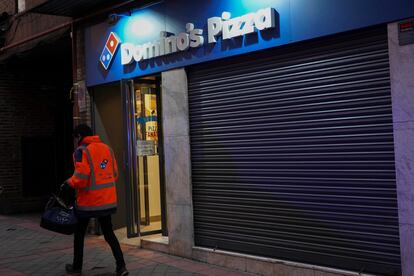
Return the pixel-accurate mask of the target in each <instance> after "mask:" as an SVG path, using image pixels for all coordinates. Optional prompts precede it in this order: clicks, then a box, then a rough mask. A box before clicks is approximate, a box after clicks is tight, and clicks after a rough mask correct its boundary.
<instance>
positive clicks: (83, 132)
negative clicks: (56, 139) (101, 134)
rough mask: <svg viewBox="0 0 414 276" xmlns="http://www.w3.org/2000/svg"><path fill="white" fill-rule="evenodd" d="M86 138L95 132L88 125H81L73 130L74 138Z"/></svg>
mask: <svg viewBox="0 0 414 276" xmlns="http://www.w3.org/2000/svg"><path fill="white" fill-rule="evenodd" d="M78 135H80V136H81V137H86V136H92V135H93V132H92V129H91V128H90V127H89V126H88V125H86V124H79V125H77V126H76V127H75V128H74V129H73V136H78Z"/></svg>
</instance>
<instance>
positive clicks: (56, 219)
mask: <svg viewBox="0 0 414 276" xmlns="http://www.w3.org/2000/svg"><path fill="white" fill-rule="evenodd" d="M59 194H60V193H59ZM59 194H58V195H52V196H51V197H50V199H49V201H48V202H47V204H46V208H45V211H44V212H43V214H42V218H41V221H40V227H42V228H45V229H47V230H50V231H53V232H57V233H61V234H65V235H71V234H73V233H74V232H75V230H76V225H77V223H78V219H77V218H76V214H75V210H74V208H73V206H69V205H67V204H66V203H65V202H64V201H63V200H62V199H61V198H60V197H59Z"/></svg>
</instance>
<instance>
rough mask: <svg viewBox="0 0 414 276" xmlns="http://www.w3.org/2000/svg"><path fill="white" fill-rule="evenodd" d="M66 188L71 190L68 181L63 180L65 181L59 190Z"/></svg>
mask: <svg viewBox="0 0 414 276" xmlns="http://www.w3.org/2000/svg"><path fill="white" fill-rule="evenodd" d="M67 188H72V187H71V186H70V185H69V183H68V181H67V180H65V181H64V182H63V183H62V185H60V190H64V189H67Z"/></svg>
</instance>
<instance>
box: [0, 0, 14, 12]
mask: <svg viewBox="0 0 414 276" xmlns="http://www.w3.org/2000/svg"><path fill="white" fill-rule="evenodd" d="M15 2H16V1H15V0H2V1H0V11H1V12H7V13H8V14H14V13H15V11H16V7H15Z"/></svg>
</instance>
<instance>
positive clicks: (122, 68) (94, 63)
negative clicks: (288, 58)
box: [85, 0, 414, 86]
mask: <svg viewBox="0 0 414 276" xmlns="http://www.w3.org/2000/svg"><path fill="white" fill-rule="evenodd" d="M411 16H414V1H412V0H396V1H389V0H364V1H361V0H336V1H332V0H261V1H252V0H234V1H233V0H224V1H220V0H210V1H208V0H204V1H193V2H190V1H186V0H174V1H173V0H165V1H163V2H161V3H158V4H155V5H153V6H150V7H147V8H145V9H138V10H133V11H131V13H130V14H129V13H128V14H121V15H119V20H118V21H117V22H115V23H113V22H112V24H109V23H108V22H102V23H101V24H98V25H94V26H92V27H90V28H87V29H86V30H85V54H86V81H87V85H88V86H93V85H98V84H102V83H107V82H112V81H117V80H120V79H125V78H133V77H137V76H144V75H149V74H152V73H156V72H161V71H165V70H169V69H172V68H177V67H184V66H187V65H191V64H195V63H200V62H205V61H209V60H215V59H220V58H225V57H230V56H235V55H240V54H245V53H249V52H253V51H258V50H262V49H267V48H271V47H276V46H279V45H284V44H288V43H293V42H298V41H302V40H306V39H311V38H315V37H320V36H325V35H329V34H334V33H338V32H343V31H348V30H353V29H358V28H363V27H367V26H371V25H376V24H381V23H387V22H392V21H396V20H399V19H404V18H408V17H411Z"/></svg>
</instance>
